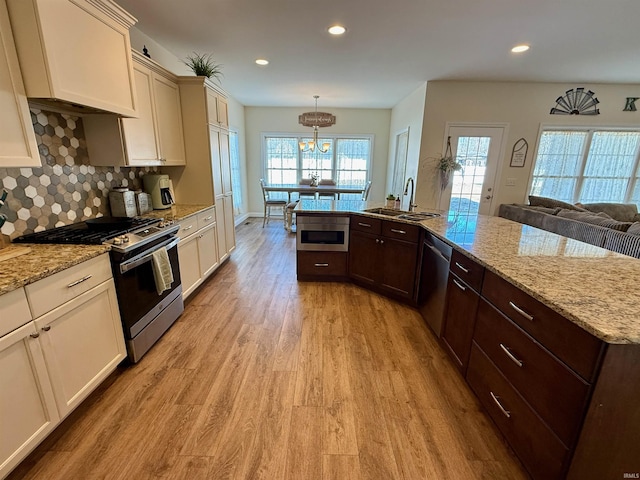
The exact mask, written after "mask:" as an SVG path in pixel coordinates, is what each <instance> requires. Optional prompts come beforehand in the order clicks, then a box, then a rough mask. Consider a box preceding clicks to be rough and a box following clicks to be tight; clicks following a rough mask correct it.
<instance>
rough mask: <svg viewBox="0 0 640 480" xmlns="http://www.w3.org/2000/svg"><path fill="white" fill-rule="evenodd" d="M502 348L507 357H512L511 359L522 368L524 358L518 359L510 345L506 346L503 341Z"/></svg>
mask: <svg viewBox="0 0 640 480" xmlns="http://www.w3.org/2000/svg"><path fill="white" fill-rule="evenodd" d="M500 348H501V349H502V351H503V352H504V353H505V354H506V355H507V357H509V358H510V359H511V361H513V363H515V364H516V365H518V366H519V367H520V368H522V365H523V363H522V360H518V359H517V358H516V356H515V355H514V354H513V353H511V350H509V348H508V347H505V346H504V345H503V344H502V343H501V344H500Z"/></svg>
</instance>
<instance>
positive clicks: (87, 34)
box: [6, 0, 137, 117]
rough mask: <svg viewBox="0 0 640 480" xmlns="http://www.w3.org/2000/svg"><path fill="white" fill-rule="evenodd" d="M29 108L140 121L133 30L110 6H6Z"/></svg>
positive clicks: (20, 2) (45, 2)
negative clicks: (131, 32) (130, 33)
mask: <svg viewBox="0 0 640 480" xmlns="http://www.w3.org/2000/svg"><path fill="white" fill-rule="evenodd" d="M6 1H7V7H8V10H9V18H10V21H11V27H12V30H13V36H14V40H15V44H16V51H17V54H18V60H19V62H20V69H21V71H22V78H23V81H24V85H25V90H26V94H27V97H28V98H29V101H30V103H32V104H33V105H34V106H35V105H38V106H46V107H47V108H49V109H53V110H55V111H62V112H70V113H75V114H88V113H105V112H108V113H115V114H117V115H120V116H123V117H135V116H137V115H136V107H137V97H136V90H135V84H134V77H133V65H132V59H131V43H130V40H129V29H130V28H131V27H132V26H133V25H134V24H135V23H136V19H135V18H134V17H132V16H131V15H130V14H128V13H127V12H126V11H125V10H123V9H122V8H121V7H120V6H118V5H117V4H116V3H114V2H113V1H111V0H58V1H55V2H54V1H51V0H6Z"/></svg>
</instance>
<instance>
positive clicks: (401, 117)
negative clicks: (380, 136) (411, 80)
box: [385, 83, 427, 209]
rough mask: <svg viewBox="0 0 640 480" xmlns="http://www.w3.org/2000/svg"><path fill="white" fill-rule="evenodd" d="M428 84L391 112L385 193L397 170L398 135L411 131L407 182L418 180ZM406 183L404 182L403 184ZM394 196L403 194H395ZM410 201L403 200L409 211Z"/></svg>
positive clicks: (389, 188) (389, 190)
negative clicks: (408, 179)
mask: <svg viewBox="0 0 640 480" xmlns="http://www.w3.org/2000/svg"><path fill="white" fill-rule="evenodd" d="M426 89H427V84H426V83H424V84H423V85H421V86H420V87H419V88H417V89H416V90H415V91H414V92H412V93H411V94H409V95H408V96H407V97H405V98H404V99H403V100H401V101H400V102H398V104H397V105H396V106H395V107H393V109H392V110H391V126H390V128H389V153H388V159H389V160H388V165H387V182H386V187H385V192H386V193H390V192H391V188H392V185H391V184H392V182H393V171H394V168H395V152H396V135H397V134H398V133H400V132H402V131H404V130H406V129H407V128H408V129H409V144H408V148H407V167H406V170H405V175H404V178H405V180H406V179H407V178H409V177H413V179H414V180H415V179H416V176H417V174H418V160H419V158H420V144H421V139H422V121H423V117H424V101H425V93H426ZM403 183H404V182H403ZM393 193H394V194H397V193H400V194H402V192H393ZM408 205H409V201H408V199H405V198H403V202H402V208H404V209H407V208H408Z"/></svg>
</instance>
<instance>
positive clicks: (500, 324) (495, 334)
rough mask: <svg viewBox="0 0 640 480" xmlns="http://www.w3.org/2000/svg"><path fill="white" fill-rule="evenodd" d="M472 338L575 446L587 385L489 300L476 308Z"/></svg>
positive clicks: (564, 437) (552, 425) (549, 421)
mask: <svg viewBox="0 0 640 480" xmlns="http://www.w3.org/2000/svg"><path fill="white" fill-rule="evenodd" d="M474 340H475V341H476V343H477V344H478V345H479V346H480V348H482V350H483V351H484V352H485V354H486V355H487V356H488V357H489V358H490V359H491V361H492V362H493V363H494V364H495V365H496V367H498V368H499V369H500V371H501V372H502V374H503V375H504V376H505V377H506V378H507V380H509V382H510V383H511V384H512V385H513V386H514V387H515V388H516V389H517V390H518V392H519V393H520V395H522V396H523V397H524V399H525V400H526V401H527V402H528V403H529V405H531V406H532V407H533V408H534V409H535V411H536V412H537V413H538V415H540V416H541V417H542V419H543V420H544V421H545V422H546V423H547V425H549V426H550V427H551V428H552V429H553V431H555V432H556V434H557V435H558V436H559V437H560V439H561V440H562V441H563V442H564V444H565V445H567V446H569V447H571V446H572V445H573V443H574V441H575V438H576V435H577V433H578V430H579V428H580V425H581V421H582V417H583V414H584V409H585V406H586V402H587V396H588V394H589V384H588V383H586V382H585V381H584V380H583V379H582V378H580V377H579V376H578V375H577V374H575V373H574V372H573V371H572V370H570V369H569V368H568V367H566V366H565V365H564V364H563V363H562V362H560V361H559V360H558V359H557V358H556V357H554V356H553V355H551V354H550V353H549V352H548V351H547V350H546V349H544V347H542V346H541V345H540V344H539V343H537V342H535V341H534V340H533V339H532V338H531V337H530V336H529V335H527V334H526V333H525V332H524V331H523V330H522V329H520V328H519V327H518V326H517V325H516V324H514V323H513V322H511V321H510V320H509V319H507V318H506V317H505V316H504V315H502V314H501V313H500V312H498V311H497V310H496V309H495V308H494V307H492V306H491V305H490V304H489V303H487V302H486V301H485V300H481V301H480V305H479V307H478V316H477V321H476V329H475V334H474Z"/></svg>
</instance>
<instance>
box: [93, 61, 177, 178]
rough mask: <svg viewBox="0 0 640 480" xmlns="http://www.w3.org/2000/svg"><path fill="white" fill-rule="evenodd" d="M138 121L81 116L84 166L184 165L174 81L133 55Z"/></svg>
mask: <svg viewBox="0 0 640 480" xmlns="http://www.w3.org/2000/svg"><path fill="white" fill-rule="evenodd" d="M132 55H133V60H134V62H133V70H134V75H135V81H136V90H137V97H138V118H117V117H116V116H115V115H86V116H85V117H84V118H83V123H84V130H85V136H86V139H87V148H88V150H89V162H90V163H91V164H93V165H107V166H109V165H110V166H134V167H135V166H138V167H140V166H160V165H161V166H175V165H185V163H186V156H185V146H184V131H183V126H182V109H181V107H180V90H179V88H178V83H177V77H176V76H175V75H174V74H173V73H171V72H169V71H168V70H166V69H164V68H163V67H161V66H160V65H159V64H157V63H156V62H154V61H153V60H149V59H148V58H146V57H145V56H143V55H142V54H141V53H139V52H137V51H135V50H134V51H133V53H132Z"/></svg>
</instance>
